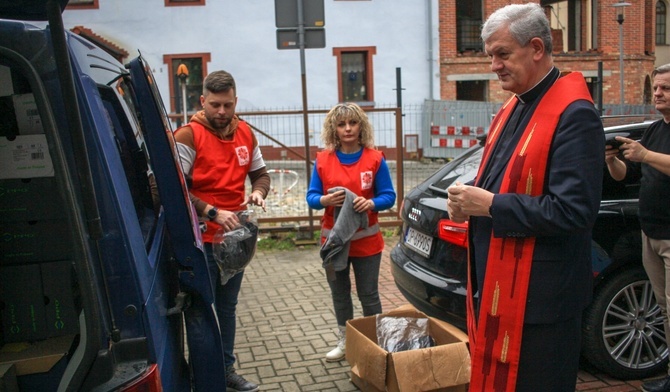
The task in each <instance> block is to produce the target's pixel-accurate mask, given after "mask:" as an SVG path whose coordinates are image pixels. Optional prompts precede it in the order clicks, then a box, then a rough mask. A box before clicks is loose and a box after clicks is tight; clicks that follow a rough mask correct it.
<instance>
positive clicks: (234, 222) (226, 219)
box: [212, 209, 240, 232]
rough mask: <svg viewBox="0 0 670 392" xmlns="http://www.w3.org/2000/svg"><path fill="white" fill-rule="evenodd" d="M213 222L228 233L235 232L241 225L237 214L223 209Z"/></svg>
mask: <svg viewBox="0 0 670 392" xmlns="http://www.w3.org/2000/svg"><path fill="white" fill-rule="evenodd" d="M212 221H213V222H216V223H218V224H219V225H221V227H223V230H224V231H226V232H228V231H233V230H234V229H236V228H237V227H238V226H239V225H240V220H239V218H238V217H237V214H235V213H234V212H232V211H226V210H221V209H220V210H219V211H218V212H217V213H216V218H214V219H212Z"/></svg>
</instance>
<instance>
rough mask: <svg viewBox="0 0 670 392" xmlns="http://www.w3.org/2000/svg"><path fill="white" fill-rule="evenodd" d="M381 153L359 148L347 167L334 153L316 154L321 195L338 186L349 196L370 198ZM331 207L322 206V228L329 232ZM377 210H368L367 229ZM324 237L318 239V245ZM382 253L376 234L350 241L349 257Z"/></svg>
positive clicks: (331, 216) (378, 233)
mask: <svg viewBox="0 0 670 392" xmlns="http://www.w3.org/2000/svg"><path fill="white" fill-rule="evenodd" d="M383 157H384V156H383V154H382V152H381V151H377V150H373V149H370V148H363V154H362V155H361V158H360V159H359V160H358V161H357V162H356V163H353V164H351V165H344V164H342V163H341V162H340V160H339V159H337V154H336V153H335V152H334V151H328V150H324V151H320V152H318V153H316V170H317V173H318V174H319V178H321V183H322V184H323V192H324V194H326V193H327V192H328V189H330V188H333V187H336V186H342V187H345V188H347V189H349V190H350V191H352V192H353V193H355V194H357V195H359V196H363V197H365V198H366V199H372V198H373V197H374V195H375V176H376V175H377V171H378V170H379V166H380V165H381V162H382V158H383ZM334 211H335V207H332V206H329V207H326V210H325V212H324V213H323V217H322V218H321V228H322V229H332V228H333V225H334V221H333V214H334ZM377 215H378V214H377V211H368V226H373V225H375V224H377ZM325 241H326V237H324V236H322V237H321V243H322V244H323V243H324V242H325ZM382 250H384V238H383V237H382V234H381V232H380V231H377V232H376V233H375V234H373V235H371V236H368V237H363V238H360V239H357V240H352V241H351V247H350V248H349V256H352V257H365V256H371V255H374V254H377V253H379V252H381V251H382Z"/></svg>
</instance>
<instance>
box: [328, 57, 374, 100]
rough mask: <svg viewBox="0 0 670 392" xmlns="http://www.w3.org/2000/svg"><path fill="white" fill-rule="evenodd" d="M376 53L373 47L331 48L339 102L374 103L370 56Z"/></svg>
mask: <svg viewBox="0 0 670 392" xmlns="http://www.w3.org/2000/svg"><path fill="white" fill-rule="evenodd" d="M376 53H377V49H376V48H375V47H364V48H333V55H334V56H335V57H337V71H338V72H337V81H338V99H339V101H340V102H358V103H363V104H366V103H368V104H370V103H374V86H373V82H372V81H373V72H372V70H373V68H372V57H373V56H374V55H375V54H376Z"/></svg>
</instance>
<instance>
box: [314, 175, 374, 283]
mask: <svg viewBox="0 0 670 392" xmlns="http://www.w3.org/2000/svg"><path fill="white" fill-rule="evenodd" d="M339 190H344V191H345V198H344V203H342V207H335V212H334V214H333V215H334V216H333V219H334V221H335V223H334V224H333V228H332V229H331V230H330V233H328V237H327V238H326V242H324V243H323V245H322V246H321V251H320V255H321V259H322V260H323V267H324V268H325V269H326V272H327V273H328V278H329V279H331V278H334V276H333V275H334V271H342V270H343V269H345V268H346V267H347V262H348V261H347V260H348V258H349V247H350V246H351V238H352V237H353V236H354V234H356V231H358V229H359V228H361V229H366V228H367V227H368V214H367V212H356V210H354V199H355V198H356V197H357V196H356V194H355V193H353V192H352V191H350V190H349V189H347V188H344V187H340V186H337V187H334V188H330V189H328V193H335V192H337V191H339ZM331 280H332V279H331Z"/></svg>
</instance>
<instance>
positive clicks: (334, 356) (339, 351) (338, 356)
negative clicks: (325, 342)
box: [326, 325, 347, 362]
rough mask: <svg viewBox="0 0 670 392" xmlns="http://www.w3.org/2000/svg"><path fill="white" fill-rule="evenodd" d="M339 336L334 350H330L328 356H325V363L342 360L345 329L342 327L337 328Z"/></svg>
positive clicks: (344, 350)
mask: <svg viewBox="0 0 670 392" xmlns="http://www.w3.org/2000/svg"><path fill="white" fill-rule="evenodd" d="M337 329H338V332H339V334H338V335H339V336H338V339H337V346H335V348H334V349H332V350H330V351H329V352H328V354H326V362H337V361H341V360H343V359H344V357H345V356H346V354H347V352H346V342H347V340H346V335H345V334H346V332H347V329H346V327H344V326H339V325H338V326H337Z"/></svg>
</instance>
